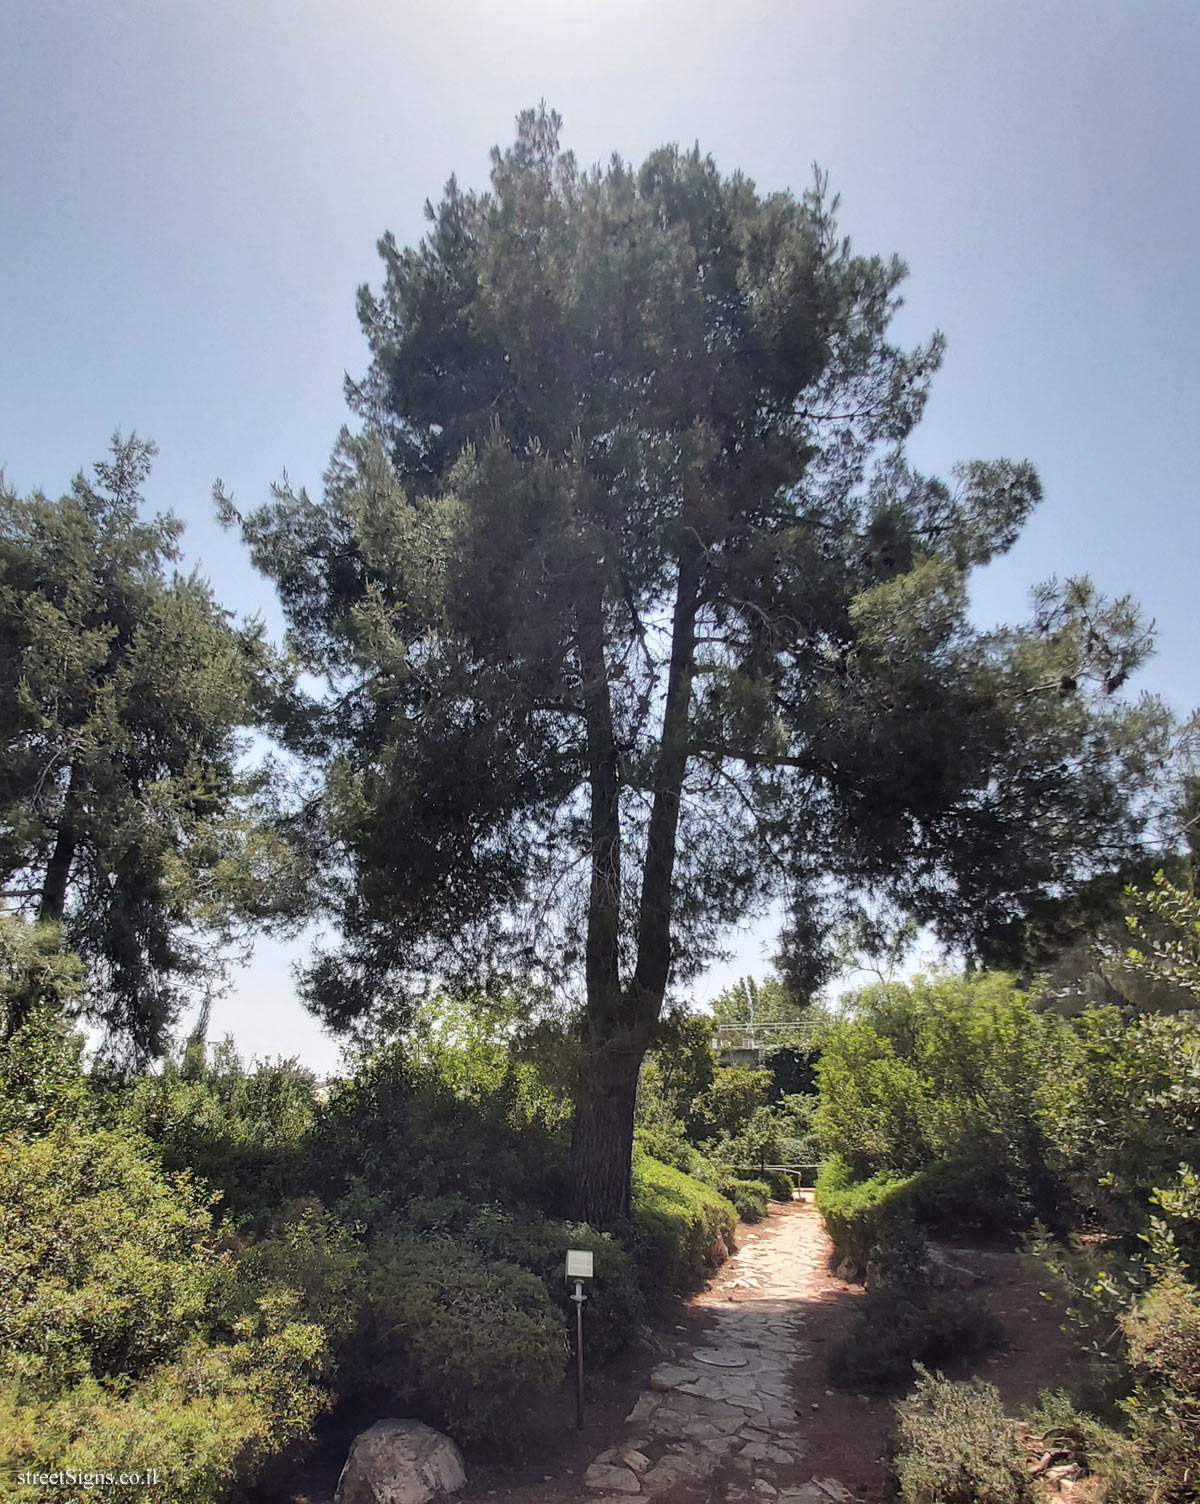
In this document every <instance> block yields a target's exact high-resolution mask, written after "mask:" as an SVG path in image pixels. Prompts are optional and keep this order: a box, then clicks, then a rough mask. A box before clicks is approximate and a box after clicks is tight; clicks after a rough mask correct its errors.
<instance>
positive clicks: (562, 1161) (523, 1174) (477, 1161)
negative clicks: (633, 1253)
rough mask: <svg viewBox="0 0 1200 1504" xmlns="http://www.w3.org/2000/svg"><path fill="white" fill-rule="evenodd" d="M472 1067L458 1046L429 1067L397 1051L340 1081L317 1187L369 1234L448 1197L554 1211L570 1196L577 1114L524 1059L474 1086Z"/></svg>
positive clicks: (319, 1157)
mask: <svg viewBox="0 0 1200 1504" xmlns="http://www.w3.org/2000/svg"><path fill="white" fill-rule="evenodd" d="M461 1065H462V1062H461V1061H457V1057H455V1056H454V1054H453V1052H451V1051H449V1049H448V1047H446V1048H442V1049H440V1050H438V1051H436V1052H434V1053H433V1055H432V1057H431V1058H429V1059H423V1058H418V1056H417V1055H416V1054H414V1052H413V1051H411V1050H410V1049H409V1048H408V1047H407V1046H405V1045H402V1044H397V1045H392V1046H389V1047H388V1048H387V1049H385V1050H383V1051H381V1052H380V1053H379V1054H378V1055H375V1056H373V1057H372V1058H371V1059H369V1060H367V1061H365V1062H363V1063H362V1064H361V1065H360V1066H359V1067H358V1069H357V1070H356V1072H355V1074H354V1075H353V1076H352V1077H351V1078H349V1079H348V1080H344V1081H339V1082H337V1083H336V1085H335V1086H334V1087H333V1088H332V1090H331V1091H330V1094H329V1100H328V1102H327V1104H325V1105H324V1106H323V1107H321V1108H320V1109H319V1110H318V1113H317V1122H316V1126H315V1129H314V1134H313V1148H312V1188H313V1189H314V1190H316V1191H317V1193H318V1194H319V1195H320V1196H321V1198H322V1199H323V1200H324V1201H325V1202H326V1203H327V1204H328V1205H331V1206H334V1205H338V1206H339V1214H341V1206H340V1203H341V1202H342V1201H343V1200H345V1199H346V1198H350V1201H349V1204H348V1206H347V1208H346V1214H347V1215H349V1214H351V1211H352V1210H353V1216H354V1219H355V1220H362V1221H364V1222H365V1223H366V1224H367V1225H368V1226H373V1225H375V1224H376V1223H379V1224H380V1225H382V1224H383V1223H384V1222H387V1221H388V1220H389V1219H390V1218H392V1217H393V1216H395V1215H396V1214H397V1213H401V1212H402V1211H403V1209H404V1207H405V1205H406V1204H407V1203H408V1202H409V1201H411V1200H413V1199H421V1200H429V1199H431V1198H432V1199H437V1198H440V1197H444V1196H448V1195H461V1196H464V1197H466V1198H467V1199H469V1200H473V1201H477V1202H492V1201H496V1202H500V1203H502V1204H504V1205H508V1206H514V1207H515V1206H518V1205H521V1204H532V1205H534V1206H537V1207H539V1208H540V1209H542V1210H544V1211H553V1210H554V1209H555V1208H556V1207H557V1206H559V1205H560V1204H561V1203H562V1200H563V1198H564V1194H565V1186H566V1162H567V1150H568V1144H569V1119H568V1115H567V1108H566V1107H565V1105H564V1104H563V1103H561V1102H559V1101H557V1099H554V1098H551V1097H550V1096H548V1095H547V1094H545V1093H544V1092H541V1091H540V1089H537V1090H535V1083H533V1081H532V1067H529V1066H527V1065H525V1064H523V1063H522V1062H519V1061H515V1060H510V1061H509V1062H508V1065H507V1067H505V1068H504V1069H503V1070H499V1067H497V1070H498V1072H499V1073H498V1075H496V1074H495V1073H493V1072H492V1070H491V1068H490V1067H489V1069H488V1070H487V1071H483V1069H482V1066H480V1074H479V1075H478V1076H469V1079H466V1080H463V1079H461V1073H460V1075H459V1076H456V1075H455V1072H456V1071H457V1070H458V1067H459V1066H461ZM463 1069H464V1070H465V1066H464V1067H463ZM443 1071H448V1072H450V1075H449V1077H447V1076H446V1075H443V1074H442V1072H443ZM456 1079H458V1080H459V1084H458V1085H457V1086H456V1085H455V1084H454V1081H455V1080H456Z"/></svg>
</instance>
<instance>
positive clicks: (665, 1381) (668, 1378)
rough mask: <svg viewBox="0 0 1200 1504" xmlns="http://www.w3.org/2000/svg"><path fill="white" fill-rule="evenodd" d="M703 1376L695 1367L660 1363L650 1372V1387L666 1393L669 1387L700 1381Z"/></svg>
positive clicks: (676, 1387)
mask: <svg viewBox="0 0 1200 1504" xmlns="http://www.w3.org/2000/svg"><path fill="white" fill-rule="evenodd" d="M702 1377H703V1375H702V1374H701V1373H700V1372H698V1371H697V1370H696V1369H694V1368H683V1367H681V1366H680V1364H678V1363H660V1364H659V1365H658V1367H657V1368H656V1369H654V1370H653V1371H652V1373H651V1374H650V1388H651V1389H657V1390H658V1392H659V1393H660V1394H665V1393H666V1392H667V1391H668V1390H669V1389H678V1388H679V1386H680V1385H681V1384H695V1383H698V1382H699V1380H700V1379H701V1378H702Z"/></svg>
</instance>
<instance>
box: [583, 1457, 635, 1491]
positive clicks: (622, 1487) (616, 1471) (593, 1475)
mask: <svg viewBox="0 0 1200 1504" xmlns="http://www.w3.org/2000/svg"><path fill="white" fill-rule="evenodd" d="M583 1484H584V1487H585V1488H596V1489H601V1490H603V1491H604V1492H606V1493H614V1494H638V1493H641V1491H642V1485H641V1484H640V1483H639V1482H638V1480H637V1478H636V1477H634V1475H633V1473H632V1472H630V1470H629V1468H627V1467H617V1466H615V1465H614V1464H613V1463H611V1462H593V1463H592V1465H591V1467H589V1468H588V1470H587V1472H586V1473H584V1475H583Z"/></svg>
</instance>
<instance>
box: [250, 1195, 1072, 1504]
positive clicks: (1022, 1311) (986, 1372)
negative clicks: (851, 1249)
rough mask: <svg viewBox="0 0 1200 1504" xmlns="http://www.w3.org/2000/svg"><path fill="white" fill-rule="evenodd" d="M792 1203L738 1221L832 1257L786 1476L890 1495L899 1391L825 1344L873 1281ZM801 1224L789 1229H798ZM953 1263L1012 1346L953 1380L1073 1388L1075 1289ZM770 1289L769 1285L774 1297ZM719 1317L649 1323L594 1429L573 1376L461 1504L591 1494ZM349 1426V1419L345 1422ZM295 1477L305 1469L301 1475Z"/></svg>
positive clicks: (339, 1448) (1010, 1260)
mask: <svg viewBox="0 0 1200 1504" xmlns="http://www.w3.org/2000/svg"><path fill="white" fill-rule="evenodd" d="M804 1197H805V1199H803V1200H800V1201H793V1203H792V1204H791V1205H786V1204H785V1205H779V1204H773V1205H772V1207H771V1210H770V1213H769V1216H768V1218H767V1220H766V1221H765V1222H762V1223H758V1224H756V1225H754V1226H746V1225H739V1227H738V1229H737V1234H736V1241H737V1244H738V1246H739V1247H741V1246H743V1244H744V1242H745V1240H746V1239H757V1240H761V1241H763V1242H766V1241H767V1240H771V1239H774V1238H776V1237H777V1236H778V1235H779V1233H780V1232H781V1231H782V1230H783V1228H784V1227H785V1225H786V1224H788V1223H789V1221H790V1219H793V1218H799V1219H802V1221H803V1226H802V1228H800V1229H795V1230H796V1231H800V1232H801V1234H802V1242H803V1246H805V1247H806V1248H811V1249H812V1250H813V1252H814V1253H816V1252H817V1251H818V1250H819V1251H820V1253H821V1254H822V1255H823V1257H821V1258H819V1259H818V1260H817V1261H816V1266H815V1267H816V1269H817V1271H818V1272H816V1273H813V1274H806V1276H805V1279H804V1281H803V1284H802V1286H801V1288H803V1290H804V1293H803V1295H802V1296H801V1297H800V1298H799V1299H795V1300H794V1305H795V1310H794V1315H795V1317H796V1318H798V1319H799V1322H800V1324H801V1330H802V1331H803V1339H804V1342H805V1343H806V1344H808V1345H809V1346H811V1348H812V1350H813V1353H814V1356H813V1357H812V1358H811V1360H809V1361H798V1362H797V1363H796V1364H795V1365H794V1367H793V1369H792V1372H791V1383H792V1402H793V1404H794V1406H795V1410H796V1413H797V1417H798V1420H799V1423H800V1426H801V1428H802V1434H803V1437H804V1441H805V1443H806V1446H805V1451H804V1455H803V1457H802V1458H801V1459H800V1461H799V1462H798V1463H797V1464H796V1465H795V1469H794V1476H793V1477H787V1478H779V1477H777V1476H776V1478H775V1481H776V1483H777V1484H781V1485H782V1486H784V1487H788V1488H799V1487H801V1486H802V1485H803V1484H805V1483H807V1482H808V1481H809V1480H810V1479H813V1478H820V1479H826V1478H835V1479H838V1480H840V1482H841V1483H842V1484H844V1485H845V1487H846V1488H847V1489H848V1490H849V1491H850V1493H851V1494H852V1495H853V1496H854V1497H855V1498H856V1499H858V1500H861V1501H863V1504H882V1501H883V1500H885V1499H887V1498H888V1497H890V1495H889V1472H890V1470H889V1466H888V1459H887V1449H888V1443H889V1436H890V1434H891V1432H892V1429H893V1426H894V1423H895V1409H894V1404H895V1401H896V1399H897V1398H899V1397H900V1396H897V1395H892V1396H886V1395H884V1396H881V1395H878V1394H870V1395H867V1394H862V1395H860V1394H853V1393H844V1392H839V1391H835V1390H833V1389H832V1388H831V1387H830V1385H829V1381H828V1377H827V1373H826V1365H825V1362H824V1361H823V1358H822V1356H821V1355H822V1353H823V1352H826V1351H828V1349H829V1347H830V1346H831V1345H832V1344H833V1343H834V1342H836V1341H837V1339H838V1337H839V1336H840V1335H841V1334H842V1332H844V1331H845V1329H846V1326H847V1324H848V1323H849V1321H850V1320H851V1319H852V1317H853V1315H854V1313H855V1308H856V1306H857V1303H858V1301H859V1300H861V1299H862V1297H863V1291H862V1288H861V1286H856V1285H850V1284H847V1283H846V1282H845V1281H843V1280H839V1279H838V1278H837V1277H836V1276H835V1275H834V1274H833V1273H832V1271H831V1270H830V1269H829V1264H830V1259H829V1254H830V1253H831V1248H830V1245H829V1240H828V1237H827V1235H826V1233H825V1229H824V1226H823V1224H822V1222H821V1218H820V1215H819V1213H818V1212H817V1211H816V1209H815V1207H814V1206H813V1205H812V1200H811V1193H810V1192H806V1193H804ZM792 1231H793V1229H792V1228H790V1227H789V1233H791V1232H792ZM939 1246H940V1247H941V1248H942V1249H943V1251H944V1252H945V1253H946V1254H947V1255H948V1257H949V1258H950V1259H951V1260H953V1261H954V1262H958V1261H960V1260H961V1262H962V1263H963V1264H965V1265H967V1266H968V1267H970V1268H972V1269H975V1270H977V1271H979V1272H980V1273H982V1274H983V1275H985V1276H986V1283H985V1284H984V1285H983V1286H982V1287H980V1288H979V1289H978V1290H977V1291H976V1292H975V1293H976V1294H978V1295H979V1296H980V1297H982V1298H984V1299H986V1301H987V1302H988V1304H990V1305H991V1307H992V1309H993V1310H994V1311H995V1312H996V1314H997V1315H998V1316H999V1317H1000V1319H1001V1321H1002V1322H1003V1324H1004V1329H1005V1332H1006V1335H1007V1345H1006V1346H1005V1347H1004V1348H1002V1349H1001V1350H999V1351H998V1352H996V1353H993V1354H991V1355H989V1356H986V1357H984V1358H982V1359H979V1360H975V1361H974V1362H973V1363H970V1364H961V1365H956V1366H954V1367H948V1368H947V1374H948V1376H949V1377H952V1378H968V1377H970V1376H971V1374H972V1373H977V1374H979V1375H980V1376H981V1377H983V1378H985V1379H987V1380H988V1381H989V1382H990V1383H993V1384H995V1385H996V1386H997V1388H998V1389H999V1390H1000V1393H1001V1395H1002V1396H1003V1398H1004V1401H1005V1407H1006V1409H1007V1411H1008V1413H1009V1414H1010V1415H1015V1414H1016V1413H1017V1412H1018V1411H1019V1410H1020V1409H1021V1407H1022V1406H1024V1405H1026V1404H1030V1403H1032V1402H1033V1401H1035V1400H1036V1399H1037V1396H1038V1394H1039V1392H1040V1391H1041V1390H1043V1389H1047V1388H1053V1387H1055V1386H1058V1385H1063V1384H1066V1383H1067V1382H1068V1380H1069V1378H1070V1376H1071V1375H1072V1371H1073V1370H1074V1371H1075V1372H1076V1373H1077V1372H1078V1365H1079V1363H1080V1361H1081V1353H1082V1349H1081V1347H1080V1343H1079V1340H1078V1337H1077V1336H1076V1335H1075V1334H1074V1333H1073V1330H1072V1329H1071V1328H1069V1327H1068V1326H1067V1324H1066V1316H1065V1306H1066V1298H1065V1292H1064V1291H1063V1290H1062V1288H1061V1287H1060V1286H1058V1285H1057V1284H1056V1282H1055V1281H1054V1280H1053V1278H1052V1276H1051V1275H1050V1274H1049V1273H1048V1271H1047V1270H1046V1269H1045V1267H1044V1265H1041V1264H1039V1263H1038V1262H1037V1261H1035V1260H1032V1259H1028V1258H1026V1257H1024V1256H1022V1255H1021V1254H1020V1253H1019V1252H1018V1251H1016V1250H1013V1249H1004V1248H996V1247H991V1248H980V1247H977V1246H976V1247H973V1246H970V1245H966V1244H962V1245H953V1246H951V1245H945V1244H941V1245H939ZM738 1266H739V1261H738V1258H737V1255H734V1256H733V1257H732V1258H731V1259H730V1260H729V1261H728V1262H727V1263H726V1264H725V1265H724V1266H723V1267H722V1268H721V1269H720V1270H718V1271H717V1273H716V1274H715V1275H714V1277H713V1279H712V1281H711V1282H710V1284H709V1286H708V1288H707V1290H706V1291H705V1292H704V1298H705V1299H706V1300H707V1301H708V1302H710V1303H711V1302H712V1300H713V1297H714V1296H716V1297H717V1298H725V1299H727V1300H730V1301H740V1300H742V1299H752V1298H754V1295H753V1292H751V1291H747V1290H744V1289H737V1288H734V1283H733V1282H734V1281H735V1279H737V1278H738V1273H739V1267H738ZM763 1293H769V1292H763ZM713 1324H714V1318H713V1316H712V1315H711V1313H710V1311H708V1310H706V1309H705V1308H704V1307H703V1306H701V1305H697V1304H693V1303H689V1304H686V1305H680V1306H679V1307H678V1309H677V1310H676V1311H675V1312H674V1313H673V1319H672V1320H671V1321H670V1322H669V1323H667V1324H665V1325H664V1326H661V1327H659V1328H658V1329H657V1330H655V1331H653V1332H648V1331H643V1334H642V1335H641V1337H640V1338H639V1341H638V1343H637V1344H636V1346H635V1348H634V1349H633V1351H632V1352H631V1353H630V1354H629V1355H628V1356H627V1357H626V1358H625V1360H624V1361H623V1362H622V1363H620V1364H617V1365H610V1367H609V1368H608V1369H607V1370H606V1371H605V1372H604V1373H603V1374H594V1375H589V1376H588V1380H587V1389H586V1403H585V1410H584V1427H583V1430H582V1431H581V1430H578V1429H577V1428H576V1413H575V1385H574V1372H573V1370H572V1372H571V1374H570V1376H569V1381H568V1382H567V1383H564V1385H563V1386H562V1388H561V1390H559V1391H557V1392H556V1393H555V1395H554V1396H553V1397H552V1398H551V1399H550V1400H549V1401H548V1402H547V1403H546V1405H545V1406H544V1407H543V1408H542V1409H541V1411H540V1412H539V1414H538V1416H537V1419H536V1426H535V1428H534V1429H533V1430H532V1431H531V1432H530V1433H529V1435H528V1437H527V1441H526V1448H525V1453H524V1456H523V1459H522V1460H521V1461H519V1462H512V1463H508V1464H501V1463H495V1462H491V1463H489V1462H483V1461H476V1460H472V1459H471V1458H469V1457H468V1459H467V1473H468V1482H467V1485H466V1487H465V1488H464V1489H463V1490H462V1491H461V1492H460V1493H459V1494H458V1495H457V1496H456V1497H457V1499H458V1500H459V1501H460V1504H493V1501H494V1504H583V1501H586V1500H587V1499H588V1498H589V1497H590V1495H589V1491H588V1490H587V1489H585V1488H584V1487H583V1486H582V1483H581V1479H582V1477H583V1474H584V1472H585V1470H586V1469H587V1467H588V1466H589V1464H590V1463H591V1462H592V1461H593V1460H594V1459H595V1458H596V1456H597V1454H598V1453H599V1452H601V1451H603V1450H605V1449H607V1448H609V1447H614V1446H617V1445H620V1444H623V1443H625V1442H626V1441H627V1438H628V1437H629V1435H630V1434H631V1427H630V1425H629V1424H628V1423H627V1421H626V1417H627V1415H628V1414H629V1412H630V1410H631V1409H632V1408H633V1406H634V1404H635V1403H636V1402H637V1400H638V1398H639V1397H640V1396H641V1395H642V1394H643V1393H644V1392H645V1391H646V1390H647V1389H648V1387H649V1377H650V1371H651V1370H652V1369H653V1368H655V1367H656V1366H657V1365H658V1364H660V1363H662V1362H664V1361H666V1360H674V1359H676V1358H682V1357H685V1356H686V1355H687V1354H689V1353H690V1352H691V1351H692V1350H693V1349H695V1348H697V1347H703V1346H704V1345H705V1343H704V1334H705V1333H706V1332H707V1331H709V1330H710V1329H711V1328H712V1326H713ZM377 1418H379V1417H377V1416H370V1417H362V1418H361V1419H360V1423H359V1424H358V1425H357V1426H355V1427H353V1430H360V1429H364V1428H365V1426H366V1425H369V1424H371V1423H372V1422H373V1421H374V1420H375V1419H377ZM339 1429H341V1428H339ZM351 1439H352V1431H347V1432H346V1434H345V1435H342V1436H338V1435H329V1436H328V1437H327V1438H326V1444H325V1445H324V1446H323V1447H322V1449H321V1452H320V1453H318V1454H317V1455H316V1456H314V1457H312V1458H310V1459H309V1461H308V1463H307V1464H306V1466H305V1467H304V1470H303V1471H304V1475H305V1486H303V1487H301V1488H299V1489H297V1486H296V1483H295V1481H293V1484H292V1487H291V1488H290V1489H282V1490H280V1491H278V1492H276V1491H272V1494H271V1498H272V1504H284V1501H287V1504H331V1501H332V1498H333V1491H334V1489H335V1487H336V1483H337V1476H338V1470H339V1468H340V1464H341V1462H342V1461H343V1460H344V1458H345V1455H346V1451H347V1450H348V1445H349V1441H350V1440H351ZM293 1479H294V1475H293ZM728 1482H729V1478H728V1476H727V1474H726V1473H725V1470H724V1469H722V1470H720V1471H718V1472H717V1474H716V1475H714V1476H713V1477H710V1478H708V1479H707V1480H705V1481H703V1482H701V1483H697V1484H695V1485H691V1486H690V1487H689V1485H687V1484H680V1485H678V1486H677V1487H676V1488H675V1489H673V1490H672V1491H671V1493H670V1495H669V1504H717V1501H719V1500H720V1499H721V1498H722V1497H723V1494H724V1487H725V1485H727V1484H728Z"/></svg>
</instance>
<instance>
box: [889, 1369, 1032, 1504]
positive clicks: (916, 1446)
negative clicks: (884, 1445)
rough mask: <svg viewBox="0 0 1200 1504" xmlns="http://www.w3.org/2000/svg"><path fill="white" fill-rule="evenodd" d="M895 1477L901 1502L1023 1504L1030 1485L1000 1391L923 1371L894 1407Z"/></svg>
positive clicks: (976, 1380) (974, 1380)
mask: <svg viewBox="0 0 1200 1504" xmlns="http://www.w3.org/2000/svg"><path fill="white" fill-rule="evenodd" d="M896 1473H897V1478H898V1482H899V1486H900V1497H901V1498H902V1499H903V1500H904V1504H1027V1501H1028V1500H1031V1499H1032V1498H1033V1485H1032V1483H1031V1482H1030V1478H1029V1470H1028V1468H1027V1466H1026V1464H1025V1458H1024V1455H1023V1454H1022V1452H1021V1449H1020V1446H1019V1445H1018V1442H1017V1436H1016V1431H1015V1427H1014V1425H1013V1423H1012V1422H1011V1421H1010V1420H1009V1419H1008V1418H1007V1417H1006V1416H1005V1414H1004V1406H1003V1405H1002V1403H1001V1400H1000V1392H999V1390H998V1389H996V1388H995V1387H994V1386H993V1385H991V1384H984V1383H982V1382H981V1381H980V1380H979V1379H973V1380H972V1381H971V1382H970V1383H969V1384H955V1383H951V1382H950V1381H949V1380H947V1379H945V1378H943V1377H942V1376H941V1375H940V1374H938V1375H936V1376H935V1375H932V1374H929V1373H923V1374H922V1375H921V1377H920V1379H919V1380H918V1382H917V1387H916V1391H915V1393H914V1395H913V1397H912V1399H911V1400H910V1401H908V1402H907V1403H906V1404H903V1405H901V1406H900V1423H899V1455H898V1457H897V1460H896Z"/></svg>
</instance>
